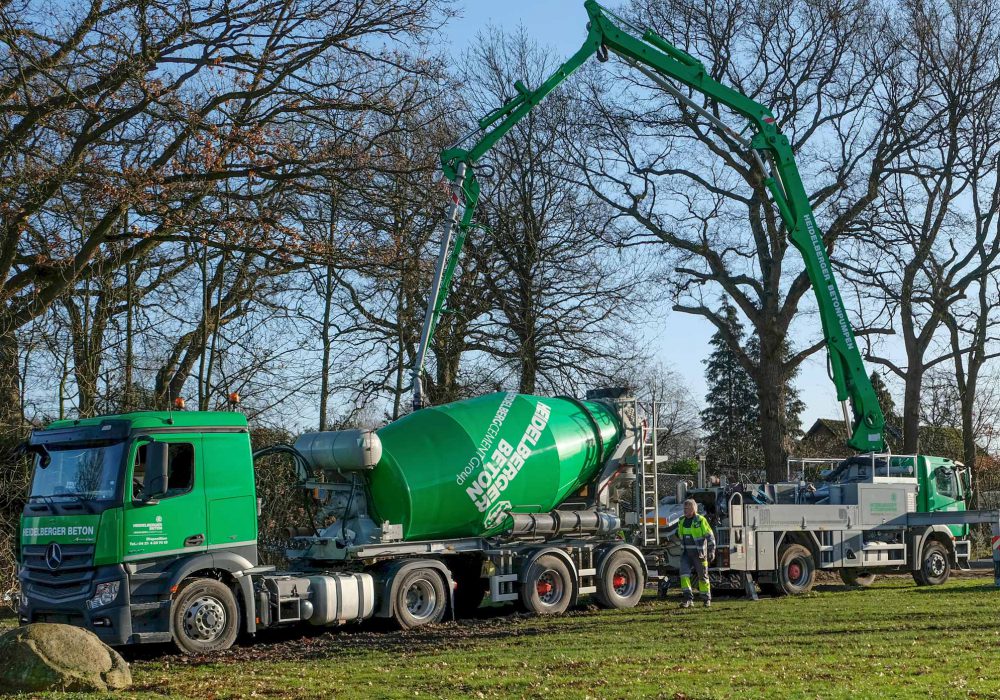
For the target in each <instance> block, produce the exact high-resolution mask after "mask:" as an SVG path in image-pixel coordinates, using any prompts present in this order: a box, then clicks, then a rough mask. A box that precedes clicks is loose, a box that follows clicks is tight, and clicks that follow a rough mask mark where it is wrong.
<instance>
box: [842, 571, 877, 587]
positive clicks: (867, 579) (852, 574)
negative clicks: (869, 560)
mask: <svg viewBox="0 0 1000 700" xmlns="http://www.w3.org/2000/svg"><path fill="white" fill-rule="evenodd" d="M840 580H841V581H843V582H844V583H845V584H846V585H848V586H858V587H860V588H867V587H868V586H870V585H872V584H873V583H875V574H873V573H872V572H870V571H858V570H857V569H841V570H840Z"/></svg>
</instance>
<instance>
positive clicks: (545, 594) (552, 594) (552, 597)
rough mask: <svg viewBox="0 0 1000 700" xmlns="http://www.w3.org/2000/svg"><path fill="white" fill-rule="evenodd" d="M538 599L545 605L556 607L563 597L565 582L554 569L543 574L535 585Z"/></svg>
mask: <svg viewBox="0 0 1000 700" xmlns="http://www.w3.org/2000/svg"><path fill="white" fill-rule="evenodd" d="M535 590H536V591H537V592H538V599H539V600H540V601H541V602H542V604H543V605H556V604H558V603H559V602H560V601H561V600H562V597H563V582H562V578H561V577H560V576H559V574H558V573H557V572H555V571H553V570H552V569H549V570H547V571H545V572H543V573H542V575H541V576H539V577H538V583H536V584H535Z"/></svg>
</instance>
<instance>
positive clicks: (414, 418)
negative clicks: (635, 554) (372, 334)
mask: <svg viewBox="0 0 1000 700" xmlns="http://www.w3.org/2000/svg"><path fill="white" fill-rule="evenodd" d="M620 432H621V431H620V427H619V424H618V419H617V417H616V415H615V413H614V411H613V410H612V409H611V408H610V407H608V406H606V405H604V404H602V403H597V402H589V401H588V402H584V401H576V400H574V399H566V398H546V397H540V396H528V395H524V394H516V393H499V394H489V395H487V396H480V397H478V398H475V399H469V400H466V401H457V402H455V403H450V404H445V405H443V406H434V407H431V408H425V409H422V410H420V411H417V412H415V413H412V414H410V415H408V416H405V417H403V418H401V419H399V420H397V421H394V422H392V423H390V424H389V425H387V426H385V427H384V428H382V429H381V430H379V431H378V436H379V439H380V440H381V442H382V459H381V460H379V463H378V464H377V465H376V467H375V469H374V470H373V471H371V472H369V473H368V474H367V476H368V479H369V486H370V496H371V504H372V507H373V509H374V511H375V512H374V514H373V517H377V519H378V521H379V522H382V521H388V522H390V523H399V524H401V525H402V526H403V539H406V540H418V539H429V538H449V537H475V536H480V535H489V534H495V533H497V532H500V531H502V530H503V529H504V527H505V526H504V520H505V516H506V514H507V513H546V512H548V511H550V510H552V509H554V508H556V507H557V506H558V505H559V504H560V503H562V502H563V500H564V499H565V498H566V497H567V496H569V495H570V494H572V493H574V492H575V491H577V490H579V489H580V487H581V486H583V485H584V484H586V483H587V481H589V480H590V479H591V478H592V477H593V476H594V475H595V474H596V473H597V472H598V471H599V470H600V468H601V466H602V465H603V464H604V462H605V460H606V459H607V457H608V456H609V455H610V453H611V451H612V450H613V449H614V447H615V445H616V443H617V441H618V439H619V436H620Z"/></svg>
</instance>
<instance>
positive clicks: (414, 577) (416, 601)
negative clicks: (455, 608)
mask: <svg viewBox="0 0 1000 700" xmlns="http://www.w3.org/2000/svg"><path fill="white" fill-rule="evenodd" d="M447 609H448V592H447V591H446V590H445V586H444V581H443V580H442V579H441V575H440V574H438V572H437V571H435V570H434V569H428V568H424V569H412V570H411V571H407V572H406V573H405V574H403V578H402V579H401V580H400V582H399V585H398V586H396V592H395V597H394V600H393V619H395V621H396V624H398V625H399V628H400V629H404V630H409V629H413V628H414V627H421V626H423V625H432V624H436V623H438V622H441V620H442V619H443V618H444V613H445V610H447Z"/></svg>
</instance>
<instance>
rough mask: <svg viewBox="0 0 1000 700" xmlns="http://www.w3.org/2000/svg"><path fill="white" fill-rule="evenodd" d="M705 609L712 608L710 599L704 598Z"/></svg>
mask: <svg viewBox="0 0 1000 700" xmlns="http://www.w3.org/2000/svg"><path fill="white" fill-rule="evenodd" d="M705 607H706V608H710V607H712V599H711V598H705Z"/></svg>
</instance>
